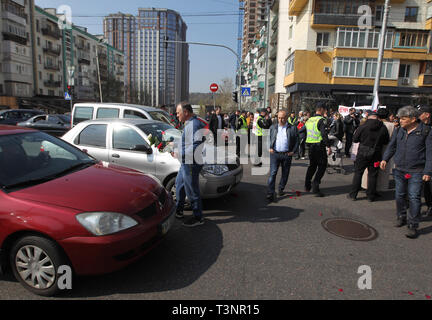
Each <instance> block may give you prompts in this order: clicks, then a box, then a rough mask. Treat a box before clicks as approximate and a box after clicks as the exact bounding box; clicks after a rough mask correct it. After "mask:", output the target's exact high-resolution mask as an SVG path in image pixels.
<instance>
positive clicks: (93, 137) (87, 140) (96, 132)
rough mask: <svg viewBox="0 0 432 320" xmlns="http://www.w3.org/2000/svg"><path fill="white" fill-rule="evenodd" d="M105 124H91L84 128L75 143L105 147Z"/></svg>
mask: <svg viewBox="0 0 432 320" xmlns="http://www.w3.org/2000/svg"><path fill="white" fill-rule="evenodd" d="M106 134H107V125H106V124H92V125H89V126H87V127H85V128H84V130H83V131H81V133H80V134H79V136H78V137H77V139H76V140H75V143H76V144H78V145H80V146H91V147H98V148H106Z"/></svg>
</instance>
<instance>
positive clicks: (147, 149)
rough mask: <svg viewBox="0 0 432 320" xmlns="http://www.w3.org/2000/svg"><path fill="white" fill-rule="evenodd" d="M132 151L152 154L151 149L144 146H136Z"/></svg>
mask: <svg viewBox="0 0 432 320" xmlns="http://www.w3.org/2000/svg"><path fill="white" fill-rule="evenodd" d="M133 151H140V152H145V153H147V154H153V149H152V148H151V147H148V146H146V145H144V144H138V145H136V146H135V147H134V148H133Z"/></svg>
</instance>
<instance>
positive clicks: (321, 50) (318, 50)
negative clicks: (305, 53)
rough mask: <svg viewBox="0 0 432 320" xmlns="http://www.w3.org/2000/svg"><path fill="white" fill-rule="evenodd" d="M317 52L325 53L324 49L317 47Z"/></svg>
mask: <svg viewBox="0 0 432 320" xmlns="http://www.w3.org/2000/svg"><path fill="white" fill-rule="evenodd" d="M315 51H316V53H323V48H321V47H317V48H316V50H315Z"/></svg>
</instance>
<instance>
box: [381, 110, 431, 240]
mask: <svg viewBox="0 0 432 320" xmlns="http://www.w3.org/2000/svg"><path fill="white" fill-rule="evenodd" d="M398 117H399V118H400V124H401V128H400V129H399V130H398V131H397V132H395V133H394V134H393V137H392V140H391V142H390V144H389V145H388V147H387V150H386V152H385V154H384V157H383V161H382V162H381V169H382V170H385V168H386V166H387V163H388V161H389V160H390V159H391V158H392V157H393V156H394V160H395V164H396V169H395V171H394V177H395V181H396V206H397V222H396V224H395V226H396V227H398V228H400V227H403V226H404V225H408V232H407V234H406V236H407V237H408V238H410V239H415V238H417V237H418V232H417V229H418V228H419V225H420V217H421V191H422V186H423V182H429V181H431V176H432V133H431V129H430V128H429V127H427V126H426V125H424V124H423V123H421V122H419V120H418V117H419V112H418V110H417V109H416V108H414V107H410V106H408V107H404V108H402V109H400V110H399V112H398ZM407 198H408V200H409V204H410V205H409V206H410V208H409V212H407V211H408V210H407V205H406V199H407Z"/></svg>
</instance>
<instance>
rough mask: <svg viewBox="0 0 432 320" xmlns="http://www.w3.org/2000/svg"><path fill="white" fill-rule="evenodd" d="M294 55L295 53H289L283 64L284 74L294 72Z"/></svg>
mask: <svg viewBox="0 0 432 320" xmlns="http://www.w3.org/2000/svg"><path fill="white" fill-rule="evenodd" d="M294 55H295V53H293V54H291V55H290V56H289V57H288V59H287V61H286V64H285V75H286V76H287V75H289V74H291V73H293V72H294Z"/></svg>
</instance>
